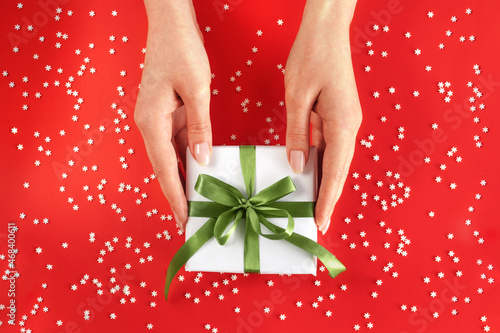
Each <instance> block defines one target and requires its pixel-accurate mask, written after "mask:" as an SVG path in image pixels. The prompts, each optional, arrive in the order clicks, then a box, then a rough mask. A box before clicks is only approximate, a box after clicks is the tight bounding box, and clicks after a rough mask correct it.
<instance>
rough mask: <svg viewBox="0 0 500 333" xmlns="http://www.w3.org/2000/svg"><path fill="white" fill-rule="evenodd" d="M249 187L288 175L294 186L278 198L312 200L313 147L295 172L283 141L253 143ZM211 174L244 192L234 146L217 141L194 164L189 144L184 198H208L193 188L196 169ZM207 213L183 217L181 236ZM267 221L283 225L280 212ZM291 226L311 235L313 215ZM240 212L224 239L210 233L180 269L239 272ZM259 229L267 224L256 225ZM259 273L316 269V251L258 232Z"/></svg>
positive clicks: (194, 228)
mask: <svg viewBox="0 0 500 333" xmlns="http://www.w3.org/2000/svg"><path fill="white" fill-rule="evenodd" d="M255 154H256V175H255V192H254V194H257V193H259V192H260V191H261V190H262V189H264V188H266V187H268V186H269V185H271V184H273V183H275V182H276V181H278V180H280V179H282V178H283V177H286V176H290V177H291V178H292V180H293V182H294V184H295V186H296V188H297V191H295V192H293V193H291V194H289V195H287V196H285V197H283V198H282V199H280V200H279V201H316V193H317V186H318V185H317V151H316V149H315V148H314V147H312V148H311V150H310V153H309V160H308V162H307V164H306V166H305V168H304V172H302V173H301V174H295V173H294V172H293V171H292V168H291V167H290V165H289V164H288V160H287V157H286V150H285V147H269V146H256V151H255ZM201 173H204V174H208V175H211V176H213V177H216V178H218V179H220V180H221V181H223V182H226V183H228V184H230V185H232V186H234V187H236V188H237V189H238V190H239V191H241V193H243V195H245V196H246V191H245V183H244V180H243V174H242V171H241V166H240V155H239V147H238V146H217V147H213V148H212V155H211V157H210V163H209V164H208V165H206V166H200V165H199V164H198V163H197V162H196V161H195V159H194V158H193V157H192V156H191V154H190V152H189V149H188V153H187V161H186V178H187V179H186V188H187V189H186V192H187V199H188V201H210V200H209V199H207V198H205V197H203V196H201V195H200V194H199V193H197V192H196V191H195V190H194V185H195V184H196V180H197V178H198V175H199V174H201ZM207 220H208V217H189V218H188V221H187V225H186V240H187V239H189V237H191V236H192V235H193V234H194V233H195V232H196V231H197V230H198V229H199V228H200V227H201V226H202V225H203V224H204V223H205V222H206V221H207ZM268 220H269V221H270V222H272V223H274V224H276V225H278V226H280V227H283V228H285V227H286V224H287V219H286V218H269V219H268ZM294 220H295V229H294V232H295V233H298V234H301V235H303V236H305V237H308V238H310V239H312V240H314V241H316V240H317V227H316V224H315V222H314V218H312V217H311V218H294ZM244 225H245V219H244V218H243V219H242V220H241V221H240V224H239V225H238V228H237V229H236V230H235V232H234V234H233V235H232V236H231V238H230V239H229V241H228V242H227V243H226V244H225V245H223V246H222V245H219V244H218V243H217V241H216V240H215V238H212V239H211V240H209V241H208V242H207V243H206V244H205V245H203V247H202V248H200V250H198V252H196V253H195V254H194V255H193V256H192V257H191V259H190V260H189V261H188V262H187V264H186V266H185V268H186V271H204V272H226V273H243V272H244V269H243V264H244V261H243V239H244V232H245V226H244ZM262 231H263V232H264V233H269V230H268V229H267V228H266V227H264V226H262ZM259 243H260V245H259V246H260V272H261V274H276V273H279V274H313V275H316V257H314V256H313V255H311V254H309V253H308V252H306V251H304V250H302V249H300V248H298V247H296V246H294V245H292V244H290V243H289V242H287V241H285V240H269V239H267V238H264V237H261V236H259Z"/></svg>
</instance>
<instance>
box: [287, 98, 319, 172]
mask: <svg viewBox="0 0 500 333" xmlns="http://www.w3.org/2000/svg"><path fill="white" fill-rule="evenodd" d="M285 101H286V152H287V157H288V162H289V163H290V166H291V167H292V170H293V172H294V173H301V172H302V171H304V167H305V165H306V163H307V159H308V158H309V140H310V139H309V126H310V113H311V108H312V104H313V103H312V101H311V102H307V101H306V100H305V99H301V98H297V97H296V96H295V95H293V96H291V95H290V94H287V95H286V97H285Z"/></svg>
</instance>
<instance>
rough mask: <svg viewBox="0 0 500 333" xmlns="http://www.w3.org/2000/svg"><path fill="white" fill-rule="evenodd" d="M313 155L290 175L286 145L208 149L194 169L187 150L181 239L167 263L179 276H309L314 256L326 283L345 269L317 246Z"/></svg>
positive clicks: (169, 279)
mask: <svg viewBox="0 0 500 333" xmlns="http://www.w3.org/2000/svg"><path fill="white" fill-rule="evenodd" d="M316 193H317V151H316V149H314V148H312V149H311V150H310V153H309V159H308V162H307V165H306V166H305V168H304V171H303V172H302V173H301V174H295V173H293V171H292V169H291V168H290V166H289V164H288V161H287V158H286V148H285V147H265V146H264V147H259V146H257V147H256V146H232V147H229V146H228V147H226V146H224V147H213V148H212V155H211V158H210V163H209V164H208V165H205V166H200V165H199V164H198V163H197V162H196V161H195V159H194V158H193V157H192V156H191V154H190V152H189V150H188V152H187V161H186V194H187V200H188V216H189V218H188V221H187V225H186V242H185V243H184V244H183V245H182V246H181V248H180V249H179V250H178V251H177V253H176V254H175V255H174V257H173V258H172V260H171V262H170V264H169V267H168V270H167V277H166V282H165V298H166V299H167V298H168V292H169V288H170V283H171V282H172V280H173V278H174V276H175V274H176V273H177V272H178V271H179V269H181V267H182V266H184V265H185V266H186V271H205V272H221V273H222V272H225V273H244V272H250V273H267V274H313V275H316V257H317V258H318V259H320V260H321V262H322V263H323V264H324V265H325V267H326V269H327V270H328V272H329V275H330V276H331V277H332V278H333V277H335V276H336V275H338V274H339V273H341V272H343V271H344V270H345V267H344V265H342V263H341V262H340V261H339V260H337V258H335V256H334V255H333V254H331V253H330V252H329V251H328V250H327V249H325V248H324V247H323V246H321V245H320V244H318V243H317V242H316V238H317V228H316V223H315V222H314V204H315V201H316Z"/></svg>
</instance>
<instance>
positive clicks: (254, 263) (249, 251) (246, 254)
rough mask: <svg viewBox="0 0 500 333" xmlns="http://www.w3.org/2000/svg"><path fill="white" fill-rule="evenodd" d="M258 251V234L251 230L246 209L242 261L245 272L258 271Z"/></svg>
mask: <svg viewBox="0 0 500 333" xmlns="http://www.w3.org/2000/svg"><path fill="white" fill-rule="evenodd" d="M252 218H253V217H252ZM259 251H260V247H259V234H258V233H256V232H255V231H254V230H253V228H252V225H251V222H250V217H249V214H248V211H247V216H246V223H245V240H244V247H243V261H244V270H245V272H247V273H260V252H259Z"/></svg>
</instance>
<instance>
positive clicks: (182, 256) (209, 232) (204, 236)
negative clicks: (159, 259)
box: [164, 218, 216, 300]
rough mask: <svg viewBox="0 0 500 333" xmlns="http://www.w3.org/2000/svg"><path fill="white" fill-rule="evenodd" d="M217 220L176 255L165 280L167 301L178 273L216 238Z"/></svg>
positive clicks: (194, 236)
mask: <svg viewBox="0 0 500 333" xmlns="http://www.w3.org/2000/svg"><path fill="white" fill-rule="evenodd" d="M215 221H216V219H214V218H210V219H209V220H208V221H207V222H206V223H205V224H204V225H203V226H202V227H201V228H200V229H198V231H196V232H195V233H194V234H193V236H191V237H190V238H189V239H188V240H187V241H186V242H185V243H184V244H182V246H181V247H180V249H179V251H177V253H175V255H174V257H173V258H172V260H171V261H170V264H169V265H168V270H167V278H166V280H165V291H164V294H165V300H167V299H168V290H169V289H170V284H171V283H172V280H173V279H174V277H175V275H176V274H177V272H178V271H179V270H180V269H181V268H182V266H184V265H185V264H186V263H187V261H188V260H189V259H190V258H191V257H192V256H193V255H194V254H195V253H196V251H198V250H199V249H200V248H201V247H202V246H203V245H204V244H205V243H206V242H208V241H209V240H210V239H211V238H212V237H213V236H214V225H215Z"/></svg>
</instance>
